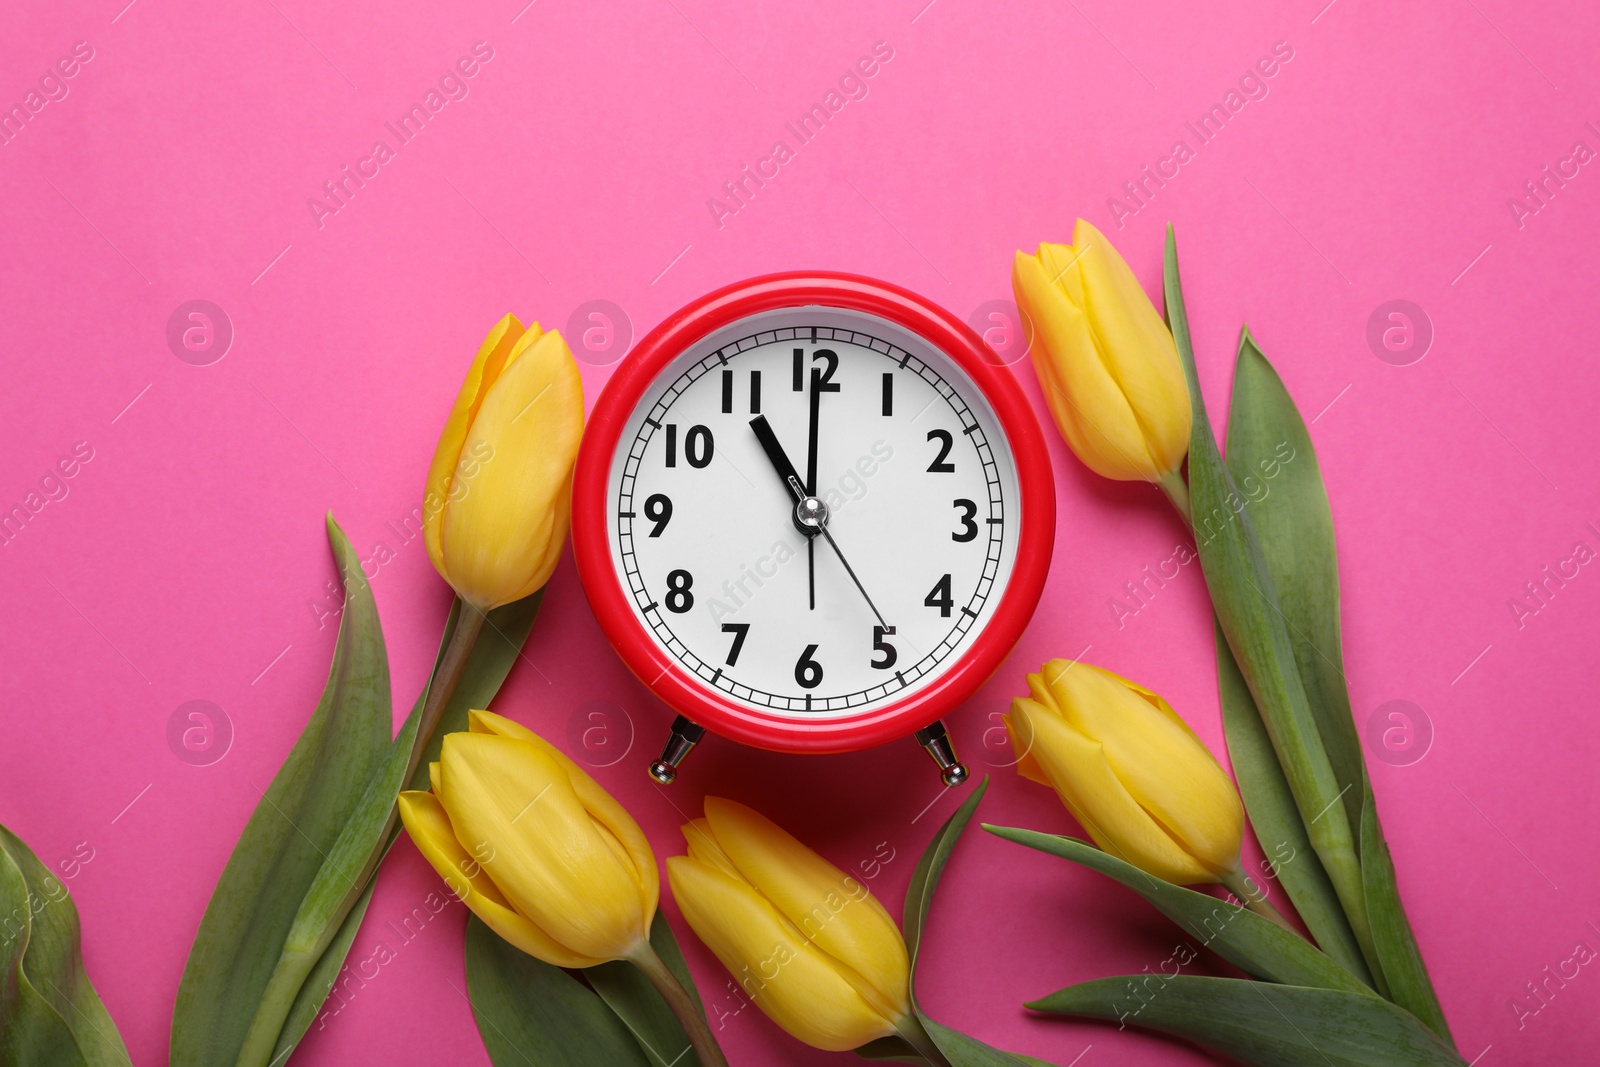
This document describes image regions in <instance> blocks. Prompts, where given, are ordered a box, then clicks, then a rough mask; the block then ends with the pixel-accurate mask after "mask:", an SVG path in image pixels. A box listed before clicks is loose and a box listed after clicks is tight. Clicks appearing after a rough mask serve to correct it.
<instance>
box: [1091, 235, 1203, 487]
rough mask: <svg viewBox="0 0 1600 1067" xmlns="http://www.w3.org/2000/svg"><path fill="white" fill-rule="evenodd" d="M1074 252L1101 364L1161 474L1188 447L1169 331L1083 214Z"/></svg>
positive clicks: (1184, 386) (1180, 378)
mask: <svg viewBox="0 0 1600 1067" xmlns="http://www.w3.org/2000/svg"><path fill="white" fill-rule="evenodd" d="M1072 237H1073V242H1074V244H1075V245H1076V246H1077V247H1078V248H1079V249H1081V250H1083V252H1082V256H1081V259H1080V262H1079V264H1078V266H1079V268H1080V269H1081V270H1082V275H1083V287H1084V297H1085V303H1084V304H1082V305H1080V306H1082V307H1083V308H1084V310H1085V313H1086V314H1087V316H1088V319H1089V325H1090V328H1091V329H1093V331H1094V335H1095V340H1096V341H1097V342H1098V344H1097V348H1098V350H1099V352H1100V354H1101V357H1102V358H1103V359H1104V360H1105V364H1106V369H1107V370H1108V371H1109V372H1110V374H1111V376H1112V378H1114V379H1116V382H1117V385H1118V386H1119V387H1120V388H1121V390H1122V393H1123V395H1124V396H1125V397H1127V401H1128V406H1129V407H1130V408H1132V410H1133V415H1134V418H1136V419H1137V420H1138V422H1139V426H1140V429H1141V430H1142V432H1143V436H1144V439H1145V442H1146V445H1147V447H1148V448H1149V449H1150V453H1151V455H1152V457H1153V459H1154V460H1155V462H1156V465H1157V467H1158V468H1159V469H1160V471H1161V472H1162V473H1166V472H1168V471H1175V470H1177V469H1178V465H1179V464H1180V463H1182V462H1183V457H1184V455H1185V454H1186V453H1187V452H1188V450H1189V386H1188V383H1187V382H1186V381H1185V379H1184V374H1183V364H1182V363H1181V362H1179V360H1178V349H1177V346H1176V345H1174V344H1173V341H1172V333H1171V332H1170V331H1169V330H1168V329H1167V325H1166V323H1165V322H1163V321H1162V320H1161V315H1160V313H1159V312H1157V311H1156V309H1155V305H1154V304H1152V303H1151V302H1150V297H1149V296H1148V295H1147V294H1146V293H1145V291H1144V288H1143V287H1142V286H1140V284H1139V281H1138V279H1137V278H1135V277H1134V275H1133V271H1132V270H1131V269H1129V267H1128V264H1127V261H1126V260H1124V259H1123V258H1122V256H1121V254H1120V253H1118V252H1117V250H1116V248H1115V247H1114V246H1113V245H1112V244H1111V242H1110V241H1109V240H1107V239H1106V237H1105V235H1104V234H1102V233H1101V232H1100V231H1099V230H1097V229H1095V228H1094V227H1093V226H1092V225H1090V224H1089V223H1087V222H1085V221H1084V220H1082V219H1079V220H1078V224H1077V227H1076V228H1075V229H1074V231H1073V235H1072Z"/></svg>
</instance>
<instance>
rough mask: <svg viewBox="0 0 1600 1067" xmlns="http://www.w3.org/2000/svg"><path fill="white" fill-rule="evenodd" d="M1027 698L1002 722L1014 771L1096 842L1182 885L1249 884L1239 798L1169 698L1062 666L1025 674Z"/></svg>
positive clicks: (1106, 674) (1094, 671)
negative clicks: (1046, 791) (1243, 867)
mask: <svg viewBox="0 0 1600 1067" xmlns="http://www.w3.org/2000/svg"><path fill="white" fill-rule="evenodd" d="M1028 690H1029V695H1028V696H1026V697H1018V698H1016V699H1015V700H1013V701H1012V702H1011V712H1010V714H1008V715H1006V716H1005V723H1006V730H1007V732H1008V733H1009V734H1010V736H1011V744H1012V746H1013V748H1014V750H1015V752H1016V754H1017V756H1018V762H1017V769H1018V771H1020V772H1021V773H1022V775H1023V777H1025V778H1030V779H1032V780H1033V781H1036V782H1040V783H1042V784H1044V785H1048V786H1050V787H1051V788H1052V789H1054V790H1055V791H1056V793H1057V794H1058V795H1059V796H1060V797H1061V801H1062V803H1064V804H1065V805H1066V806H1067V809H1068V810H1069V811H1071V812H1072V814H1073V816H1074V817H1076V818H1077V820H1078V822H1079V823H1081V824H1082V825H1083V828H1084V829H1085V830H1087V831H1088V832H1089V836H1090V837H1092V838H1094V842H1095V844H1097V845H1099V846H1100V847H1101V848H1102V849H1104V850H1105V851H1106V852H1109V853H1111V854H1112V855H1113V856H1116V857H1118V858H1120V859H1123V860H1125V861H1127V862H1128V863H1131V864H1133V865H1134V866H1136V867H1139V868H1141V869H1143V870H1145V871H1147V872H1149V873H1150V874H1153V875H1155V876H1156V877H1157V878H1162V879H1164V880H1166V881H1168V882H1173V883H1176V884H1178V885H1194V884H1198V883H1202V882H1225V883H1228V884H1229V887H1230V888H1232V887H1233V886H1234V885H1235V884H1240V885H1242V884H1243V881H1242V877H1243V876H1242V874H1241V873H1240V869H1239V842H1240V839H1241V837H1242V836H1243V834H1244V810H1243V807H1242V806H1241V804H1240V803H1239V794H1238V792H1237V791H1236V790H1235V789H1234V785H1233V782H1232V781H1231V780H1230V779H1229V778H1228V775H1227V773H1226V772H1224V771H1223V769H1222V767H1221V766H1219V765H1218V763H1217V761H1216V759H1215V758H1213V757H1212V755H1211V753H1210V751H1209V750H1207V748H1206V747H1205V745H1204V744H1202V743H1201V741H1200V739H1199V738H1198V737H1196V736H1195V734H1194V731H1192V730H1190V729H1189V727H1188V726H1187V725H1186V724H1185V723H1184V721H1183V720H1182V719H1181V718H1179V717H1178V714H1177V712H1175V711H1173V710H1172V707H1171V706H1170V705H1169V704H1168V703H1167V702H1166V701H1165V700H1162V699H1161V698H1160V697H1159V696H1157V695H1156V694H1154V693H1152V692H1151V691H1150V690H1148V689H1146V688H1144V687H1143V686H1140V685H1136V684H1134V683H1133V682H1130V681H1128V680H1127V679H1126V678H1123V677H1120V676H1119V675H1116V674H1112V673H1111V672H1110V671H1105V670H1101V669H1100V668H1098V667H1091V666H1090V665H1089V664H1087V663H1075V662H1073V661H1071V660H1063V659H1056V660H1051V661H1050V662H1049V663H1046V664H1045V665H1044V667H1043V668H1042V669H1041V670H1040V672H1039V673H1038V674H1030V675H1028Z"/></svg>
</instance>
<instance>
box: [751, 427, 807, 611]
mask: <svg viewBox="0 0 1600 1067" xmlns="http://www.w3.org/2000/svg"><path fill="white" fill-rule="evenodd" d="M750 429H752V430H754V431H755V434H756V440H757V441H760V442H761V451H763V452H765V453H766V454H767V460H768V461H769V462H770V463H771V464H772V467H773V469H774V470H776V471H777V472H778V480H779V481H781V482H782V483H783V485H784V488H786V489H788V490H789V492H790V493H791V495H793V496H794V500H795V504H796V505H797V506H798V505H799V503H800V501H802V500H804V499H805V495H806V494H805V491H804V489H803V488H796V487H798V486H800V475H799V473H798V472H796V471H795V469H794V464H793V463H791V462H790V461H789V454H788V453H787V452H785V451H784V450H783V445H782V444H780V443H779V441H778V435H777V434H775V433H773V432H772V424H771V423H770V422H768V421H767V417H766V416H765V415H757V416H756V417H755V418H753V419H751V420H750ZM789 518H790V519H792V520H793V521H794V524H795V527H796V528H798V529H799V531H800V532H801V533H803V534H805V537H806V572H807V584H808V586H809V587H810V590H811V610H812V611H815V610H817V568H816V559H817V527H815V526H806V525H805V524H803V523H801V521H800V515H799V512H798V511H796V510H793V509H791V510H790V512H789Z"/></svg>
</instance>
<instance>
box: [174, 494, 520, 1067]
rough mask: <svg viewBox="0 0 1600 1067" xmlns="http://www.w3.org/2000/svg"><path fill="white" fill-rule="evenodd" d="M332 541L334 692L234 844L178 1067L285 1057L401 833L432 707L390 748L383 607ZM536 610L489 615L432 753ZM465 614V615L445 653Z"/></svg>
mask: <svg viewBox="0 0 1600 1067" xmlns="http://www.w3.org/2000/svg"><path fill="white" fill-rule="evenodd" d="M328 537H329V542H330V544H331V546H332V548H333V553H334V557H335V561H336V563H337V565H338V569H339V572H340V575H341V577H342V579H343V581H344V583H345V608H344V611H343V613H342V617H341V619H340V624H339V639H338V642H337V644H336V646H335V649H334V658H333V665H332V667H331V668H330V671H329V678H328V685H327V687H326V689H325V690H324V692H323V696H322V700H321V702H320V703H319V704H318V706H317V710H316V711H315V712H314V713H313V715H312V717H311V720H310V721H309V722H308V723H307V724H306V727H305V729H304V730H303V731H302V732H301V735H300V739H299V740H298V741H297V742H296V744H295V747H294V749H293V750H292V751H291V752H290V754H289V756H288V758H287V759H286V760H285V761H284V763H283V765H282V767H280V768H279V771H278V774H277V776H276V777H275V778H274V779H273V782H272V785H271V786H270V787H269V788H268V790H267V792H266V793H265V794H264V795H263V797H262V801H261V803H260V804H259V805H257V808H256V811H255V813H254V814H253V815H252V816H251V818H250V821H249V823H247V824H246V826H245V829H244V832H243V833H242V834H241V835H240V838H239V842H238V844H237V845H236V846H235V848H234V852H233V856H232V857H231V858H230V859H229V861H228V865H227V867H226V868H225V869H224V870H223V873H222V877H221V878H220V879H219V881H218V883H217V888H216V891H215V892H214V893H213V895H212V899H211V903H210V905H209V906H208V907H207V909H206V915H205V918H204V919H203V920H202V921H201V925H200V930H199V932H198V933H197V934H196V936H195V943H194V947H193V949H192V950H191V952H190V956H189V962H188V964H187V966H186V967H185V969H184V976H183V980H182V982H181V983H180V985H179V990H178V1001H177V1005H176V1006H175V1008H174V1011H173V1029H172V1054H171V1055H172V1063H173V1064H174V1067H190V1065H194V1067H199V1065H202V1064H204V1065H207V1067H211V1065H216V1064H224V1065H226V1064H233V1065H236V1067H261V1065H264V1064H267V1063H269V1061H270V1062H271V1063H272V1064H274V1065H278V1064H282V1063H283V1062H284V1061H286V1060H287V1059H288V1057H289V1055H290V1054H291V1053H292V1052H293V1050H294V1047H295V1045H296V1044H297V1043H298V1042H299V1041H300V1039H301V1038H302V1037H303V1036H304V1034H305V1032H306V1030H307V1028H308V1027H309V1026H310V1025H311V1023H312V1022H313V1021H314V1020H315V1018H316V1015H317V1012H318V1011H319V1010H320V1008H321V1006H322V1003H323V1001H324V1000H325V999H326V998H327V996H328V993H329V990H330V989H331V988H332V986H333V983H334V981H336V980H337V978H338V974H339V971H340V969H341V967H342V966H343V965H344V960H345V956H346V955H347V954H348V952H349V950H350V945H351V943H352V942H353V941H354V939H355V935H356V932H357V930H358V929H359V928H360V924H361V920H362V918H363V917H364V915H365V913H366V904H367V901H368V900H369V899H370V895H371V885H372V879H373V877H374V875H375V874H376V872H377V868H378V865H379V863H380V862H381V861H382V859H383V856H384V854H385V853H386V852H387V850H388V848H389V846H390V845H392V844H393V842H394V840H395V837H396V836H397V834H398V819H397V818H396V814H395V805H394V798H395V795H396V794H397V793H398V792H399V790H400V788H401V787H402V785H403V784H405V783H404V779H405V775H406V770H407V768H408V767H409V765H410V763H411V757H412V753H413V750H414V749H415V748H416V747H417V745H418V744H419V743H420V742H419V739H418V738H417V736H416V735H417V732H418V729H419V723H420V721H421V709H422V705H423V702H424V700H425V698H426V694H425V693H424V695H423V696H422V697H419V698H418V700H417V703H416V706H415V708H414V709H413V711H412V713H411V715H410V716H409V717H408V718H407V720H406V723H405V725H404V726H403V727H402V728H401V731H400V734H399V736H398V737H394V738H393V739H391V738H390V730H391V728H392V718H391V715H392V713H391V710H390V699H389V677H388V660H387V656H386V655H385V652H384V646H383V634H382V630H381V628H380V626H379V623H378V616H377V608H376V605H375V604H374V602H373V600H372V592H371V589H370V587H369V586H368V585H367V582H366V579H365V577H364V576H363V575H362V573H361V564H360V560H359V557H357V556H356V554H355V552H354V551H353V550H352V549H351V547H350V544H349V541H348V540H347V539H346V538H345V536H344V533H343V531H342V530H340V529H339V527H338V525H337V524H336V523H334V521H333V519H332V516H329V518H328ZM539 599H540V598H539V596H538V594H535V595H534V596H532V597H529V598H527V600H524V601H520V602H518V603H517V604H512V605H508V606H506V607H505V608H502V609H500V610H499V611H497V612H494V613H491V615H490V616H489V619H488V622H489V623H490V625H489V626H487V627H486V628H485V630H484V636H483V637H482V638H480V640H479V641H478V643H477V645H476V646H475V648H474V650H473V653H472V656H471V657H470V659H469V660H468V662H467V665H466V668H465V670H464V673H463V677H462V680H461V682H460V684H459V685H458V687H457V689H456V692H455V694H454V696H453V698H452V700H451V701H450V702H449V703H448V704H447V706H446V712H445V715H444V717H443V719H442V720H441V729H440V730H438V731H435V737H434V738H432V739H430V740H431V741H432V742H433V743H434V744H435V745H437V741H438V735H439V734H440V733H442V731H443V729H445V728H458V727H460V726H462V725H464V723H465V721H466V711H467V709H468V707H469V706H487V703H488V700H489V698H490V697H492V696H493V695H494V693H495V692H496V691H497V690H498V689H499V686H500V684H501V682H502V681H503V680H504V678H505V675H506V673H507V672H508V671H509V670H510V667H511V664H512V663H513V662H514V661H515V658H516V656H517V654H518V653H519V651H520V649H521V642H522V641H523V640H524V639H525V638H526V636H527V631H528V628H529V626H531V625H532V620H533V616H534V614H535V613H536V612H537V610H538V604H539ZM459 611H460V604H459V602H457V604H456V606H455V607H454V608H452V611H451V615H450V621H449V623H448V624H447V627H446V643H447V642H448V638H449V636H450V633H451V632H452V630H453V627H454V625H455V621H456V619H457V618H458V616H459ZM443 647H444V644H443V643H442V644H441V654H440V655H441V657H442V648H443ZM437 668H438V660H437V659H436V661H435V670H436V671H437ZM430 681H431V678H430ZM435 751H436V748H435ZM422 773H423V774H426V768H425V767H424V768H422Z"/></svg>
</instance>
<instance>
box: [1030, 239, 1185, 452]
mask: <svg viewBox="0 0 1600 1067" xmlns="http://www.w3.org/2000/svg"><path fill="white" fill-rule="evenodd" d="M1069 273H1070V272H1069ZM1011 284H1012V288H1013V290H1014V291H1015V293H1016V297H1017V304H1018V305H1019V306H1020V307H1021V308H1022V310H1023V311H1024V312H1025V313H1026V314H1027V316H1028V318H1029V320H1030V321H1032V323H1033V328H1034V344H1033V369H1034V372H1035V373H1036V374H1037V375H1038V376H1039V386H1040V388H1041V389H1042V390H1043V392H1044V396H1045V402H1046V403H1047V404H1049V406H1050V412H1051V414H1052V415H1053V416H1054V417H1055V422H1056V426H1057V427H1059V428H1060V430H1061V434H1062V436H1063V437H1065V438H1066V441H1067V444H1068V445H1069V446H1070V447H1071V448H1072V451H1073V452H1074V453H1075V454H1076V455H1077V456H1078V458H1079V459H1081V460H1082V461H1083V462H1084V464H1085V465H1086V466H1088V467H1089V469H1091V470H1093V471H1095V472H1096V473H1097V474H1100V475H1102V476H1104V477H1107V478H1116V479H1119V480H1122V481H1154V480H1156V479H1157V478H1159V477H1160V474H1161V472H1160V471H1158V470H1157V469H1156V464H1155V461H1154V460H1153V459H1151V456H1150V450H1149V448H1148V447H1147V446H1146V444H1145V439H1144V431H1143V430H1142V429H1141V428H1140V425H1139V421H1138V419H1136V418H1135V417H1134V413H1133V410H1132V408H1130V407H1129V405H1128V399H1127V397H1125V396H1124V395H1123V393H1122V389H1121V388H1120V387H1119V386H1118V384H1117V382H1116V380H1115V379H1114V378H1113V377H1112V376H1111V374H1110V372H1109V371H1108V370H1107V369H1106V366H1105V363H1104V362H1103V360H1102V358H1101V355H1100V353H1099V352H1098V351H1097V350H1096V346H1095V338H1094V333H1093V331H1092V330H1091V329H1090V328H1089V320H1088V319H1087V318H1086V317H1085V315H1084V313H1083V312H1082V311H1080V310H1079V309H1078V308H1077V307H1075V306H1074V305H1073V303H1072V301H1071V300H1069V299H1068V298H1067V297H1066V295H1065V294H1064V293H1063V292H1062V290H1061V288H1060V286H1059V285H1058V284H1057V283H1055V282H1053V281H1052V279H1051V277H1050V275H1049V274H1048V273H1047V272H1046V271H1045V268H1044V266H1043V265H1042V264H1041V263H1040V262H1039V259H1038V258H1036V257H1034V256H1030V255H1027V254H1026V253H1023V252H1018V253H1017V255H1016V258H1015V260H1014V262H1013V264H1012V270H1011Z"/></svg>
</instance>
